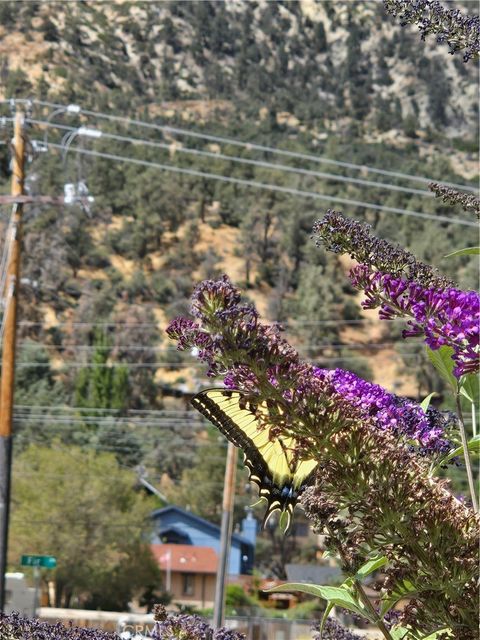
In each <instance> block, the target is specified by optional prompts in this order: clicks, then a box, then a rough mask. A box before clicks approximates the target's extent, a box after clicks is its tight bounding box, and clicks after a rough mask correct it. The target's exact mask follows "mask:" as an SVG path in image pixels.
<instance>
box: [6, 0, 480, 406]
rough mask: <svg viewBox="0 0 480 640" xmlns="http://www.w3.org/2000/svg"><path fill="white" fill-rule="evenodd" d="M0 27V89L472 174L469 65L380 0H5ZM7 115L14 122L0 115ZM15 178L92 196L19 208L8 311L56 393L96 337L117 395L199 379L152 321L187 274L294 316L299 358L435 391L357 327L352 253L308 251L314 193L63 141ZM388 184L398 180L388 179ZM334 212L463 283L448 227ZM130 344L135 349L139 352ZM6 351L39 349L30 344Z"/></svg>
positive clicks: (403, 197)
mask: <svg viewBox="0 0 480 640" xmlns="http://www.w3.org/2000/svg"><path fill="white" fill-rule="evenodd" d="M467 6H471V5H470V4H469V3H467ZM0 25H1V26H0V36H1V40H0V96H1V97H3V98H12V97H17V98H25V97H33V98H35V99H36V100H46V101H51V102H56V103H60V104H68V103H72V102H73V103H78V104H80V105H81V106H82V108H83V109H91V110H97V111H103V112H107V113H109V114H113V115H120V116H130V117H135V118H139V119H141V120H146V121H148V122H149V123H157V124H160V125H162V124H169V125H174V126H177V127H178V126H184V127H189V128H190V129H191V130H195V131H196V132H197V133H198V132H200V133H206V134H214V135H223V136H228V137H234V138H238V139H241V140H244V141H251V142H255V143H260V144H264V145H272V146H278V147H281V148H285V149H291V150H294V151H297V152H301V153H310V154H311V153H316V154H319V155H323V156H326V157H328V158H330V159H335V160H338V161H344V162H345V161H349V162H355V163H357V164H360V165H368V166H376V167H379V168H388V169H390V170H395V171H402V172H404V173H408V174H411V175H412V174H413V175H419V176H428V177H432V178H435V179H437V180H439V181H441V180H445V181H446V180H449V181H454V182H460V183H467V182H468V181H471V180H474V179H475V173H476V170H477V164H476V156H475V150H476V147H477V143H476V140H477V124H476V123H477V116H478V113H477V112H478V97H477V96H478V93H477V91H478V81H477V78H476V74H475V66H474V64H473V63H471V64H469V65H465V64H464V63H463V62H462V60H461V58H460V57H456V56H450V55H449V54H448V52H447V48H446V47H442V46H438V45H436V43H435V42H433V41H428V42H426V43H424V42H422V41H421V40H420V39H419V37H418V34H417V33H416V32H415V29H414V28H412V27H407V28H405V29H402V28H401V27H400V26H398V25H396V24H394V22H393V20H392V18H391V17H389V16H387V15H386V14H385V13H384V11H383V8H382V5H381V3H378V2H369V1H365V2H339V1H331V2H330V1H322V2H315V1H313V0H300V1H299V2H288V1H287V2H267V1H265V0H262V1H259V2H234V1H230V0H226V1H225V2H142V3H139V2H129V1H117V2H108V3H99V2H89V1H84V2H64V3H58V2H48V1H46V2H23V3H19V2H8V1H4V2H2V3H1V4H0ZM2 113H3V114H5V115H8V108H5V109H4V111H3V112H2ZM52 114H53V109H52V108H51V107H48V106H45V107H40V106H39V105H35V107H34V109H33V111H32V115H33V117H34V118H36V119H37V120H40V121H43V122H45V121H47V120H48V119H49V118H51V117H52ZM58 122H59V123H60V124H62V123H63V124H64V125H66V124H68V125H70V126H78V125H80V124H84V125H87V126H95V127H99V126H101V127H102V130H103V131H104V132H108V133H109V134H111V135H117V136H118V134H123V135H130V136H132V135H135V136H137V137H138V136H140V135H141V136H144V137H146V136H148V137H149V139H150V140H153V141H156V142H159V141H162V142H165V141H166V142H167V143H168V144H169V145H170V148H169V149H168V150H165V149H157V148H152V147H149V148H146V147H142V146H141V145H140V146H137V147H135V148H132V147H131V146H130V147H127V146H125V143H122V142H119V141H117V140H112V139H110V140H104V139H100V140H99V141H97V142H95V143H92V145H93V147H92V148H94V149H95V150H96V151H97V152H103V153H110V154H111V153H118V154H121V155H124V156H125V155H127V156H128V157H135V158H137V159H142V161H143V160H147V161H151V162H160V163H167V162H169V163H171V164H172V165H173V166H174V167H180V168H184V169H189V170H191V169H193V170H195V171H203V172H206V171H210V172H211V171H213V172H217V173H218V174H222V175H228V176H231V177H234V178H236V179H238V180H247V181H252V180H253V181H255V180H257V181H263V182H270V183H273V184H275V185H278V186H286V187H289V188H295V189H300V190H311V191H317V192H319V193H322V194H324V195H325V194H328V195H329V196H331V197H342V198H345V197H347V198H350V199H356V200H362V201H367V202H371V203H376V204H387V205H389V206H391V207H397V208H406V209H410V210H414V211H426V212H429V213H434V214H440V215H451V216H452V217H453V218H455V216H457V217H458V216H461V215H463V214H462V212H461V211H460V210H458V211H453V212H452V211H451V210H450V209H449V208H448V207H446V206H445V205H443V204H442V203H439V202H435V201H433V199H428V198H425V197H424V196H422V195H421V194H420V195H418V194H415V193H414V192H411V193H406V192H399V191H388V190H386V189H385V188H383V187H381V185H379V186H378V188H377V187H365V186H361V185H359V184H358V183H351V182H348V181H343V182H337V181H336V180H334V179H327V178H321V177H316V178H313V177H312V178H310V177H308V176H307V177H299V176H298V175H293V176H292V174H291V173H287V172H285V171H282V172H278V171H276V170H275V169H274V168H273V169H267V168H258V167H252V166H251V165H245V164H243V165H242V164H240V165H238V164H234V163H231V162H229V161H225V160H222V159H218V160H217V159H214V160H211V159H209V160H203V159H201V158H198V157H195V156H194V157H190V156H187V155H184V154H180V153H177V151H178V148H179V147H182V146H190V147H194V148H195V149H200V150H203V151H209V152H211V153H217V152H222V153H230V154H231V155H235V154H237V155H240V156H241V157H245V158H247V157H248V158H250V157H252V154H251V153H250V151H249V150H248V149H245V148H238V147H230V148H229V147H228V145H219V144H213V143H212V144H208V143H207V142H205V143H203V142H199V141H198V140H195V139H194V140H193V142H192V141H191V140H188V141H184V140H180V139H179V138H178V136H176V135H175V134H174V133H167V132H163V133H159V132H155V131H151V130H150V131H148V132H147V133H146V132H145V130H142V131H140V130H139V129H138V128H134V127H133V128H132V127H131V126H130V127H128V126H123V125H120V124H118V123H115V122H108V121H107V122H106V121H105V120H102V121H99V120H98V119H95V117H94V116H86V115H82V114H80V115H76V116H75V115H69V116H68V118H66V117H65V114H63V116H60V117H59V118H58ZM44 133H45V129H44V127H43V125H41V124H32V126H31V128H30V130H29V135H30V136H31V137H32V138H37V139H39V138H43V136H44ZM63 133H64V131H63V130H56V131H55V130H53V131H51V132H50V133H49V141H51V142H56V143H59V142H60V140H61V138H62V136H63ZM175 149H177V151H176V150H175ZM0 153H1V154H2V157H1V164H0V169H1V171H2V174H1V176H0V177H1V180H2V185H1V189H2V191H7V190H8V180H9V169H8V157H7V149H6V147H0ZM254 157H256V159H257V160H261V159H265V158H266V156H265V154H263V155H262V154H257V155H256V156H254ZM268 159H269V160H271V158H270V157H268ZM275 161H276V159H275ZM282 162H284V163H287V164H290V165H292V167H293V166H297V167H298V166H300V167H303V168H306V169H317V170H318V169H320V170H323V171H337V173H339V175H342V176H343V177H344V178H345V177H346V178H348V177H354V176H356V177H359V176H361V177H364V178H365V177H368V178H370V177H371V174H369V173H368V170H367V168H366V169H365V170H364V171H363V172H362V173H361V174H359V173H358V172H354V171H351V170H346V169H339V168H338V167H336V168H335V169H332V167H331V166H326V165H325V166H323V165H321V164H320V165H319V164H314V165H312V164H311V163H309V162H303V161H302V162H301V163H300V162H298V161H293V160H288V159H285V160H283V159H282ZM29 173H30V177H29V188H30V189H31V191H32V192H34V191H35V190H36V192H41V193H50V194H52V195H58V194H59V193H62V191H63V185H64V183H65V182H71V181H73V180H75V179H78V178H79V177H81V178H82V179H85V180H86V181H87V182H88V186H89V189H90V193H91V194H93V195H94V197H95V205H94V207H93V210H92V213H91V214H90V217H89V215H87V214H85V212H84V211H82V210H81V209H79V208H73V209H65V210H64V211H61V212H60V213H59V211H58V210H57V209H55V208H49V207H45V206H42V207H39V206H35V207H31V208H30V210H29V215H28V217H27V221H26V233H25V248H26V251H25V259H24V266H23V270H24V275H25V277H27V278H29V280H30V281H31V282H33V281H35V282H36V288H35V290H33V289H28V287H26V289H25V292H24V298H23V303H22V317H23V320H24V321H28V322H30V323H36V324H27V325H22V341H23V342H24V343H25V344H26V343H27V341H30V342H29V344H30V347H29V349H34V350H35V349H37V351H36V352H35V353H36V355H35V358H40V359H42V358H43V360H42V361H45V366H46V367H47V368H49V371H51V381H52V385H53V386H52V389H53V388H54V385H57V384H60V386H61V388H62V394H63V397H65V398H66V399H68V398H70V399H71V398H72V397H73V395H74V394H75V393H76V391H75V390H77V391H78V388H79V385H80V382H79V379H78V378H79V376H78V375H77V373H78V367H79V366H80V365H82V363H84V364H87V363H88V362H89V359H90V358H92V357H94V355H92V354H95V353H96V351H95V350H96V349H97V348H99V349H100V352H101V350H102V349H103V351H104V352H105V351H108V353H107V356H106V358H105V364H108V362H116V363H117V364H122V363H123V364H124V366H125V367H126V368H127V370H128V376H129V380H130V386H131V389H132V393H131V395H130V396H129V402H130V406H131V407H135V408H142V407H147V406H156V407H160V406H163V404H164V402H165V401H166V400H165V398H166V397H167V394H168V393H171V392H172V390H173V391H175V392H181V390H182V389H183V390H185V389H189V390H192V389H194V388H195V387H196V386H201V385H202V384H204V380H203V378H201V377H199V374H198V371H199V370H198V368H194V367H192V368H190V369H189V368H187V367H186V363H185V362H184V361H183V360H182V358H181V357H180V356H179V355H178V354H176V353H175V352H172V351H171V350H169V345H167V344H166V343H165V342H164V340H163V338H162V333H163V328H164V326H165V323H166V321H167V320H168V319H169V318H171V317H172V316H173V315H175V314H176V313H178V312H181V311H183V310H185V309H186V307H187V300H188V297H189V295H190V292H191V290H192V286H193V284H194V282H195V281H197V280H199V279H201V278H205V277H212V276H215V275H218V274H219V273H222V272H225V271H226V272H227V273H230V274H231V276H232V278H233V279H234V280H235V281H236V282H237V283H238V284H239V285H240V286H243V287H244V288H245V290H246V291H247V293H248V296H249V297H250V298H251V299H253V300H254V301H255V302H256V303H257V304H258V306H259V308H260V310H261V312H262V314H263V315H265V316H266V317H267V318H269V319H280V320H282V321H284V322H286V323H287V327H288V331H289V335H290V336H291V338H292V340H293V341H295V343H296V344H297V345H298V346H299V347H300V348H301V349H302V353H303V354H304V355H305V356H307V357H311V358H314V359H316V360H318V361H320V362H322V363H323V364H325V365H326V366H344V367H345V368H352V369H355V370H357V371H359V372H361V373H362V374H364V375H366V376H367V377H372V378H374V379H375V380H377V381H379V382H382V383H384V384H386V385H387V386H389V387H390V388H395V389H397V390H400V391H403V392H408V393H410V394H412V395H416V394H417V392H418V393H419V394H421V393H424V392H425V391H426V390H427V389H428V387H429V386H431V384H438V382H435V381H433V382H432V380H431V379H430V377H429V374H428V373H427V368H426V367H423V365H422V363H421V362H420V364H419V360H418V358H420V359H421V356H417V355H415V354H411V353H408V350H407V351H406V350H405V349H403V348H402V346H401V343H399V344H396V343H397V341H398V334H395V335H389V334H386V333H385V331H384V329H383V328H381V327H379V326H378V325H377V324H376V323H372V322H363V320H364V318H365V317H366V316H365V315H364V314H360V312H359V311H358V296H356V295H355V294H354V292H353V291H352V290H351V289H350V288H349V286H348V284H347V283H346V278H345V271H346V265H345V264H342V262H341V261H338V260H337V259H336V258H335V257H334V256H331V255H329V256H326V255H325V254H324V253H323V252H321V251H319V250H315V249H314V248H313V246H312V243H311V241H310V240H309V233H310V229H311V226H312V223H313V221H314V219H315V218H317V217H320V216H321V215H322V212H323V211H324V210H325V208H326V207H327V206H328V203H324V202H323V201H322V202H319V201H314V200H305V199H301V198H300V199H299V198H295V197H293V196H291V195H288V194H285V193H278V192H271V193H270V192H268V191H255V190H254V189H248V188H242V187H239V186H237V185H234V186H232V185H231V184H223V183H219V182H217V181H215V180H208V179H205V178H202V177H196V178H195V177H190V176H185V175H179V174H175V173H169V172H161V171H158V170H157V169H155V168H154V167H151V168H145V167H138V166H134V165H127V164H120V163H115V162H105V161H104V160H102V159H100V158H87V159H84V161H82V163H79V162H78V161H77V160H75V157H74V156H73V154H70V155H69V156H68V158H67V160H66V161H65V162H63V163H62V161H61V159H60V158H59V156H58V154H57V153H56V152H55V151H54V150H53V149H50V150H49V152H48V153H44V154H41V155H39V156H37V157H35V158H34V160H33V163H32V165H30V166H29ZM374 179H378V176H374ZM390 182H392V183H394V184H396V185H399V184H405V183H404V182H402V181H400V180H396V179H395V178H391V179H390ZM410 186H412V185H410ZM413 186H415V185H413ZM417 186H418V185H417ZM332 204H334V202H333V203H332ZM345 212H346V213H348V214H350V215H355V216H356V217H358V218H359V219H368V220H369V221H370V222H371V223H372V224H374V226H375V228H376V230H377V232H378V233H379V234H380V235H383V236H387V237H390V238H391V239H394V240H398V241H399V242H401V243H402V244H404V245H405V246H407V247H409V248H410V249H411V250H413V251H414V252H415V253H416V254H418V255H419V256H420V257H424V258H425V259H427V260H428V261H430V262H433V263H436V264H441V266H442V268H445V269H446V270H447V271H448V270H450V272H451V273H452V274H453V275H455V277H457V278H459V279H460V280H461V281H462V282H463V283H464V284H465V285H467V286H475V275H474V271H475V270H474V265H473V262H471V261H469V259H468V258H465V259H463V261H462V260H461V259H458V260H457V262H455V263H449V264H445V262H443V263H441V260H442V258H443V256H444V255H445V254H446V253H448V251H449V250H452V249H454V248H460V247H462V246H464V245H465V244H468V242H466V241H465V233H464V229H462V227H459V226H456V225H454V224H451V225H448V224H445V223H442V224H439V223H431V222H427V221H425V220H421V219H419V218H415V217H406V216H398V215H391V214H387V213H385V212H373V213H372V212H369V211H368V210H366V209H365V208H364V207H354V206H351V207H347V209H346V210H345ZM337 320H340V322H337ZM125 322H127V323H129V327H127V328H125V327H124V326H123V324H125ZM75 323H76V324H75ZM99 323H100V324H99ZM101 323H103V324H101ZM105 323H110V324H105ZM105 326H108V327H111V329H107V330H105V329H102V331H103V332H104V333H105V332H106V334H108V335H107V343H108V344H105V343H104V342H102V340H103V339H104V338H103V337H99V334H98V327H105ZM119 327H123V328H119ZM327 343H329V344H331V345H333V346H330V347H326V346H325V345H326V344H327ZM359 343H366V345H367V346H364V347H362V345H361V344H360V345H359ZM139 344H141V345H143V347H144V349H143V350H141V349H138V348H134V347H138V345H139ZM99 345H100V346H99ZM102 345H103V346H102ZM399 345H400V346H399ZM379 346H380V347H381V349H379V348H378V347H379ZM25 348H26V347H25ZM398 350H400V351H402V354H400V353H398V352H397V351H398ZM21 354H23V355H22V357H24V359H25V362H26V363H31V362H32V358H33V356H32V355H31V352H28V353H27V352H26V351H25V352H24V351H22V350H21ZM29 354H30V355H29ZM374 354H375V357H373V356H374ZM412 362H414V363H415V373H416V374H418V375H417V376H415V375H413V374H412V372H411V369H412V367H411V364H412ZM73 364H74V365H75V366H73ZM70 365H72V366H70ZM133 365H135V368H134V367H133ZM75 367H77V368H75ZM25 368H26V370H27V369H28V366H27V365H25ZM405 368H407V369H410V373H409V374H405ZM35 370H36V369H34V368H32V370H31V372H30V373H31V376H33V378H29V376H28V375H25V376H23V377H22V380H23V382H22V384H23V387H22V389H21V391H19V393H22V394H24V397H25V398H27V399H28V398H30V399H32V398H35V397H37V396H35V394H38V393H40V392H39V391H38V389H37V390H36V391H35V390H32V389H31V388H30V387H31V386H32V385H31V384H30V382H31V380H32V379H35V380H36V381H37V382H38V380H37V378H36V377H35V376H34V375H33V374H34V372H35ZM400 371H403V374H402V375H403V376H404V377H402V378H399V375H400V374H399V372H400ZM405 376H406V377H405ZM417 378H418V379H417ZM29 380H30V382H29ZM413 383H414V384H413ZM32 384H33V383H32ZM80 386H81V385H80ZM42 389H43V391H42V393H43V392H45V393H47V391H48V390H45V389H44V388H43V387H42ZM55 389H57V387H55ZM50 392H51V389H50V391H48V393H50ZM52 393H53V392H52ZM56 393H57V390H56V391H55V392H54V395H55V394H56ZM47 395H48V394H47Z"/></svg>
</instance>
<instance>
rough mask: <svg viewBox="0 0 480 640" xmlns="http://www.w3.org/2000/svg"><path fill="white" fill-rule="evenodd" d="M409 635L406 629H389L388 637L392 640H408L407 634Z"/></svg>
mask: <svg viewBox="0 0 480 640" xmlns="http://www.w3.org/2000/svg"><path fill="white" fill-rule="evenodd" d="M409 633H410V629H407V627H397V626H395V627H393V628H392V629H390V635H391V636H392V639H393V640H402V639H403V638H405V640H406V639H407V638H408V634H409Z"/></svg>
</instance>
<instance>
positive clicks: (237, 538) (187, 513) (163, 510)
mask: <svg viewBox="0 0 480 640" xmlns="http://www.w3.org/2000/svg"><path fill="white" fill-rule="evenodd" d="M172 511H174V512H177V513H178V514H179V515H181V516H183V517H186V518H188V519H189V520H191V521H192V523H196V524H197V525H200V526H202V527H205V528H206V529H209V530H210V531H211V532H212V533H213V534H214V535H216V536H218V538H220V527H219V526H218V525H216V524H213V522H209V521H208V520H205V519H204V518H201V517H200V516H197V515H195V514H194V513H192V512H191V511H187V510H186V509H182V508H181V507H177V506H176V505H168V506H167V507H162V508H160V509H155V511H152V513H151V517H152V518H153V519H156V518H160V517H161V516H162V515H164V514H166V513H169V512H172ZM232 542H236V543H237V544H242V545H245V544H246V545H248V546H249V547H252V548H254V545H253V544H252V543H251V542H250V541H249V540H247V539H246V538H244V537H243V536H240V535H238V533H232Z"/></svg>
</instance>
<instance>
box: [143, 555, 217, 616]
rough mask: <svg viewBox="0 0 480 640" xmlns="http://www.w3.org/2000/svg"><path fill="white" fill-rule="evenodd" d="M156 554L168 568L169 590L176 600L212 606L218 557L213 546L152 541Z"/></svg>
mask: <svg viewBox="0 0 480 640" xmlns="http://www.w3.org/2000/svg"><path fill="white" fill-rule="evenodd" d="M151 549H152V552H153V555H154V556H155V558H156V559H157V562H158V564H159V566H160V569H161V570H162V571H164V572H165V579H164V585H165V590H166V591H168V592H169V593H171V594H173V597H174V600H175V602H176V603H179V604H183V605H194V606H199V607H201V608H202V609H205V608H206V607H212V606H213V601H214V598H215V583H216V576H217V569H218V557H217V554H216V553H215V551H214V550H213V549H212V548H211V547H199V546H196V545H189V544H152V545H151Z"/></svg>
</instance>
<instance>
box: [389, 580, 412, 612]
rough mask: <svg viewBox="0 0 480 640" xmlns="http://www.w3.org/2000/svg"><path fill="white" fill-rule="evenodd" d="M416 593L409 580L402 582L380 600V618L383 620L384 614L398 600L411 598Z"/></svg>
mask: <svg viewBox="0 0 480 640" xmlns="http://www.w3.org/2000/svg"><path fill="white" fill-rule="evenodd" d="M416 593H417V589H415V587H414V586H413V584H412V583H411V582H410V581H409V580H404V581H403V582H402V583H400V584H398V585H397V586H396V587H395V591H394V592H393V593H392V594H390V595H389V596H388V597H386V598H382V600H381V603H382V604H381V607H380V617H381V618H383V617H384V616H385V614H386V613H388V612H389V611H390V609H392V608H393V607H394V606H395V605H396V604H397V602H398V601H399V600H401V599H402V598H407V597H409V596H413V595H415V594H416Z"/></svg>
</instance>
